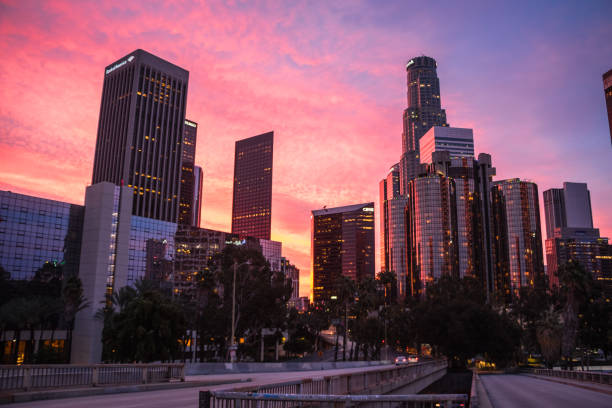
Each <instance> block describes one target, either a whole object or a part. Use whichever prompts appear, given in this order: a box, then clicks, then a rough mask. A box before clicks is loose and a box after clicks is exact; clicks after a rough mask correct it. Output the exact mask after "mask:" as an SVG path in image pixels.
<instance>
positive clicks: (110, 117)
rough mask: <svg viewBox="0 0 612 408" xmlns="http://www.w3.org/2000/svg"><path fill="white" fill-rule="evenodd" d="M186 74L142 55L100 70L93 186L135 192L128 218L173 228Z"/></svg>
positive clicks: (135, 55)
mask: <svg viewBox="0 0 612 408" xmlns="http://www.w3.org/2000/svg"><path fill="white" fill-rule="evenodd" d="M188 81H189V72H188V71H186V70H184V69H183V68H180V67H178V66H176V65H174V64H171V63H169V62H168V61H165V60H163V59H161V58H159V57H156V56H155V55H152V54H149V53H148V52H146V51H143V50H136V51H134V52H132V53H130V54H128V55H127V56H125V57H123V58H121V59H119V60H117V61H116V62H114V63H112V64H110V65H109V66H107V67H106V69H105V70H104V85H103V89H102V103H101V105H100V118H99V121H98V136H97V141H96V152H95V158H94V166H93V176H92V184H97V183H100V182H104V181H106V182H111V183H113V184H115V185H117V186H123V185H127V186H128V187H130V188H132V189H133V194H134V200H133V208H132V213H133V214H134V215H137V216H141V217H147V218H153V219H157V220H163V221H170V222H176V221H177V219H178V215H179V196H180V184H181V182H180V181H181V158H182V157H181V156H182V152H181V150H182V143H181V141H182V140H183V123H184V120H185V103H186V101H187V84H188Z"/></svg>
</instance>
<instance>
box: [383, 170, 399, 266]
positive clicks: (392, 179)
mask: <svg viewBox="0 0 612 408" xmlns="http://www.w3.org/2000/svg"><path fill="white" fill-rule="evenodd" d="M378 186H379V194H380V195H379V199H380V267H381V269H382V270H386V271H388V270H391V269H390V263H389V215H388V202H389V200H392V199H393V198H394V197H399V196H400V194H399V163H398V164H394V165H393V166H391V168H390V169H389V172H388V173H387V177H385V178H384V179H382V180H381V181H380V183H379V185H378Z"/></svg>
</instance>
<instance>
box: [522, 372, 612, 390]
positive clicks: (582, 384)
mask: <svg viewBox="0 0 612 408" xmlns="http://www.w3.org/2000/svg"><path fill="white" fill-rule="evenodd" d="M522 375H528V376H529V377H534V378H537V379H540V380H546V381H552V382H557V383H561V384H565V385H571V386H574V387H578V388H583V389H585V390H590V391H597V392H601V393H604V394H608V395H612V385H608V384H601V383H595V382H590V381H577V380H571V379H569V378H559V377H549V376H546V375H535V374H522Z"/></svg>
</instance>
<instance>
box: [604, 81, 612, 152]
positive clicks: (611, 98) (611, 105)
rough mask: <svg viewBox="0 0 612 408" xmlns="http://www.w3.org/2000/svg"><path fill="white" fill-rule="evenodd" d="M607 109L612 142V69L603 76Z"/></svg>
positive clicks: (611, 140)
mask: <svg viewBox="0 0 612 408" xmlns="http://www.w3.org/2000/svg"><path fill="white" fill-rule="evenodd" d="M603 85H604V93H605V95H606V108H607V109H608V125H609V126H610V142H612V69H611V70H609V71H608V72H606V73H605V74H603Z"/></svg>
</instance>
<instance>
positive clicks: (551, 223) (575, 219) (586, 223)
mask: <svg viewBox="0 0 612 408" xmlns="http://www.w3.org/2000/svg"><path fill="white" fill-rule="evenodd" d="M544 214H545V217H546V238H552V237H553V236H554V235H555V229H557V228H566V227H569V228H593V213H592V211H591V193H590V192H589V190H588V189H587V185H586V183H570V182H565V183H563V188H562V189H560V188H551V189H550V190H546V191H544Z"/></svg>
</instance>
